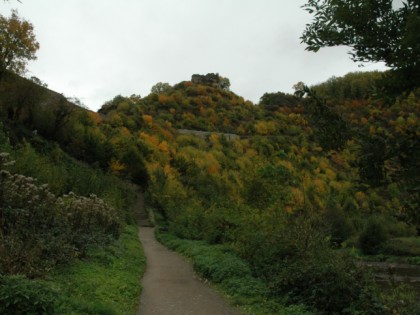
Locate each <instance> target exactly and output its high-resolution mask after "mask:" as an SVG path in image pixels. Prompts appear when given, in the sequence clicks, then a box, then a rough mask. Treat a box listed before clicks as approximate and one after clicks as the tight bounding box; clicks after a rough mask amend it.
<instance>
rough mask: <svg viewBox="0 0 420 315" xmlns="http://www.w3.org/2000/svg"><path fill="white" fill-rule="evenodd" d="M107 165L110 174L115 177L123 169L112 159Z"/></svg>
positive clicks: (121, 164)
mask: <svg viewBox="0 0 420 315" xmlns="http://www.w3.org/2000/svg"><path fill="white" fill-rule="evenodd" d="M108 165H109V170H110V171H111V173H112V174H114V175H117V176H118V175H120V174H121V171H123V170H124V169H125V165H124V164H123V163H121V162H120V161H119V160H117V159H114V158H113V159H112V160H111V161H109V163H108Z"/></svg>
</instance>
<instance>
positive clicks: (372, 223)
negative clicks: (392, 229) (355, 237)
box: [359, 218, 387, 255]
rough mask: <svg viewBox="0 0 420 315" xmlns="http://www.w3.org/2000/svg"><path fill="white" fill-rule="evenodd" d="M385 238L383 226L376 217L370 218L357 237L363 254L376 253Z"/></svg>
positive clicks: (380, 248)
mask: <svg viewBox="0 0 420 315" xmlns="http://www.w3.org/2000/svg"><path fill="white" fill-rule="evenodd" d="M386 240H387V234H386V231H385V228H384V227H383V225H382V224H381V222H379V221H378V220H377V219H375V218H372V219H370V220H369V222H368V223H367V225H366V227H365V229H364V230H363V232H362V233H361V234H360V237H359V247H360V249H361V250H362V252H363V254H365V255H375V254H378V253H379V252H380V251H381V250H382V247H383V245H384V243H385V242H386Z"/></svg>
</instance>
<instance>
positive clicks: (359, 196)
mask: <svg viewBox="0 0 420 315" xmlns="http://www.w3.org/2000/svg"><path fill="white" fill-rule="evenodd" d="M354 197H355V198H356V200H357V201H358V202H359V203H360V202H363V201H365V200H366V194H365V193H364V192H362V191H358V192H356V194H355V195H354Z"/></svg>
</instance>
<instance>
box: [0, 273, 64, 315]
mask: <svg viewBox="0 0 420 315" xmlns="http://www.w3.org/2000/svg"><path fill="white" fill-rule="evenodd" d="M56 299H57V293H56V292H55V291H54V290H53V289H51V288H50V287H48V286H46V285H45V283H42V282H39V281H35V280H28V279H26V278H25V277H23V276H0V314H3V315H15V314H27V315H38V314H46V315H48V314H57V313H56V303H55V301H56Z"/></svg>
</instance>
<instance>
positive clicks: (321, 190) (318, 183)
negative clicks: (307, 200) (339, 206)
mask: <svg viewBox="0 0 420 315" xmlns="http://www.w3.org/2000/svg"><path fill="white" fill-rule="evenodd" d="M312 184H313V187H314V190H315V192H316V193H317V194H320V195H323V194H325V192H326V190H327V189H326V185H325V182H324V181H322V180H320V179H318V178H317V179H315V180H314V181H313V183H312Z"/></svg>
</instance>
